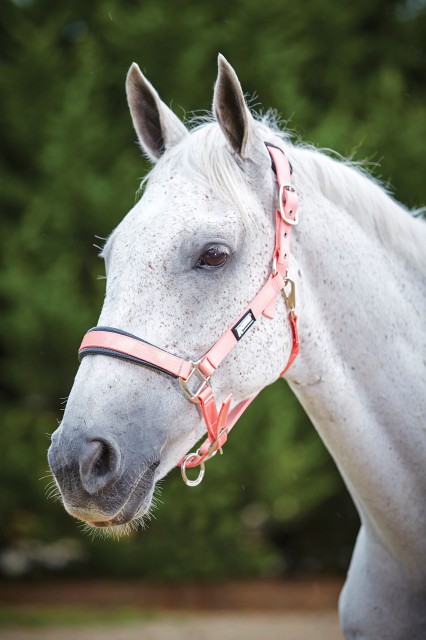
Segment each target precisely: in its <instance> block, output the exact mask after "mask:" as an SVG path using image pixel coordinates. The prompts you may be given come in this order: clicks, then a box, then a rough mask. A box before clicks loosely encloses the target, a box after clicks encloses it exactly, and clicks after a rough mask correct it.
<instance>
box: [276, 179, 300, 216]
mask: <svg viewBox="0 0 426 640" xmlns="http://www.w3.org/2000/svg"><path fill="white" fill-rule="evenodd" d="M285 191H290V192H291V193H295V192H296V189H295V188H294V187H293V186H292V185H291V184H282V185H280V190H279V194H278V209H279V212H280V215H281V218H282V220H283V221H284V222H286V223H287V224H290V225H292V226H294V225H296V224H298V222H299V216H298V209H297V208H296V212H295V216H294V218H289V217H288V216H287V215H286V212H285V203H286V202H287V198H286V195H285ZM290 213H291V210H290Z"/></svg>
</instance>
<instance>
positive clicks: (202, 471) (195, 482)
mask: <svg viewBox="0 0 426 640" xmlns="http://www.w3.org/2000/svg"><path fill="white" fill-rule="evenodd" d="M196 455H197V454H196V453H188V455H186V456H185V458H184V460H183V462H182V464H181V467H180V472H181V474H182V480H183V481H184V483H185V484H186V485H188V487H196V486H197V485H199V484H200V483H201V482H202V480H203V478H204V474H205V472H206V468H205V465H204V462H200V473H199V474H198V476H197V477H196V478H195V480H190V479H189V478H188V477H187V475H186V463H187V461H188V460H189V458H193V457H194V456H196Z"/></svg>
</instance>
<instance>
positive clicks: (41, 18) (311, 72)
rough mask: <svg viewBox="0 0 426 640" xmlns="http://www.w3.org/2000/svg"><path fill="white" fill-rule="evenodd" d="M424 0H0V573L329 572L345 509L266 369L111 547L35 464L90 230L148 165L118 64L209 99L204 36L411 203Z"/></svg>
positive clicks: (345, 538) (95, 304)
mask: <svg viewBox="0 0 426 640" xmlns="http://www.w3.org/2000/svg"><path fill="white" fill-rule="evenodd" d="M424 7H425V2H422V1H421V0H417V1H416V0H406V1H405V2H402V1H398V2H396V1H395V0H382V1H380V0H357V1H356V2H354V1H353V0H352V1H349V0H341V1H332V0H304V1H303V2H294V1H291V2H290V1H289V0H272V1H268V0H265V1H264V2H258V0H245V1H244V2H243V1H241V0H239V1H236V2H229V0H227V1H226V2H225V1H224V0H215V1H213V0H210V1H205V0H199V1H197V2H194V1H192V2H190V1H189V0H177V1H175V2H171V1H170V2H161V1H159V0H145V1H142V0H140V1H139V2H133V1H130V0H120V1H119V0H104V1H100V0H93V1H90V2H88V1H87V0H84V1H83V0H70V1H67V2H54V1H53V0H50V2H47V1H42V0H19V1H18V0H15V1H14V2H13V1H12V0H2V3H1V7H0V15H1V18H0V19H1V24H0V52H1V59H0V88H1V100H0V137H1V147H2V156H1V164H0V183H1V244H2V247H1V261H2V271H1V276H0V294H1V302H2V314H1V319H2V324H1V333H0V340H1V344H0V349H1V356H2V369H1V387H2V391H1V416H2V423H1V429H0V451H1V464H0V521H1V523H2V526H1V535H0V547H1V549H2V550H3V551H2V552H0V553H2V555H0V568H1V569H0V570H2V571H3V573H5V574H9V575H16V576H20V575H27V574H30V575H39V574H40V573H46V572H49V571H52V570H57V571H59V570H62V569H64V567H65V570H66V571H68V572H76V571H77V572H80V573H83V574H84V573H88V572H89V571H90V572H92V573H96V572H97V573H104V574H110V575H138V576H142V577H147V578H150V579H153V578H158V579H167V580H175V579H176V580H177V579H182V578H185V579H186V578H209V579H210V578H219V577H227V576H228V577H229V576H256V575H283V574H289V573H292V572H296V573H312V572H319V571H339V570H340V571H341V570H344V569H345V567H346V566H347V563H348V559H349V557H350V551H351V546H352V544H353V539H354V535H355V533H356V529H357V517H356V515H355V512H354V510H353V507H352V506H351V503H350V500H349V498H348V496H347V494H346V493H345V490H344V488H343V486H342V482H341V481H340V479H339V476H338V474H337V472H336V470H335V468H334V465H333V463H332V461H331V460H330V458H329V456H328V454H327V452H326V451H325V450H324V448H323V446H322V444H321V442H320V441H319V439H318V437H317V436H316V434H315V432H314V430H313V428H312V427H311V425H310V424H309V421H308V420H307V418H306V417H305V416H304V414H303V412H302V411H301V410H300V408H299V407H298V406H297V403H296V401H295V399H294V398H293V397H292V396H291V394H290V393H289V392H288V391H287V390H286V387H285V384H284V383H278V384H277V385H275V386H273V387H272V388H270V389H268V390H266V391H265V392H264V393H263V394H262V396H261V397H260V398H259V399H258V400H257V402H256V403H255V404H254V406H253V407H252V408H251V409H250V410H249V411H248V412H247V415H246V416H245V417H244V418H243V419H242V420H241V422H240V424H239V425H238V428H237V429H236V431H235V432H234V434H233V436H232V438H231V440H230V442H229V443H228V444H227V446H226V452H225V455H224V456H223V458H221V459H216V460H214V461H212V462H211V463H210V464H209V465H208V473H207V477H206V480H205V482H204V483H203V485H201V486H200V487H199V488H197V489H193V490H190V489H187V488H186V487H184V485H183V484H182V483H181V480H180V478H179V474H178V471H176V472H174V473H173V474H171V476H170V477H169V478H167V479H166V480H165V481H164V483H163V489H162V496H161V499H162V501H163V504H162V505H160V508H159V509H158V510H157V512H156V514H157V519H156V520H155V521H153V522H152V523H151V524H150V526H149V528H148V530H147V531H146V532H145V533H143V534H141V533H138V534H137V535H134V536H133V537H132V538H129V539H126V540H123V541H122V542H120V543H115V542H111V541H108V542H102V541H95V542H92V541H91V539H90V537H89V536H87V535H85V534H83V533H81V531H80V529H79V526H78V525H77V524H76V523H75V522H73V521H72V520H71V518H70V517H69V516H67V515H66V514H65V512H64V511H63V509H62V508H61V506H60V505H59V503H57V502H56V503H55V502H53V501H51V500H50V501H49V500H47V499H46V497H45V487H46V484H47V480H40V478H42V477H43V476H45V475H46V472H47V463H46V449H47V446H48V442H49V439H48V435H47V434H49V433H51V432H52V431H53V430H54V428H55V426H56V424H57V421H58V420H59V419H60V417H61V401H60V398H63V397H65V396H66V395H67V393H68V392H69V389H70V387H71V384H72V380H73V375H74V373H75V371H76V368H77V362H76V348H77V346H78V344H79V341H80V339H81V336H82V334H83V333H84V331H85V330H86V329H87V328H88V327H90V326H92V325H94V324H95V323H96V320H97V316H98V313H99V310H100V307H101V302H102V296H103V291H104V282H103V281H102V280H99V279H98V278H97V277H98V276H100V275H103V265H102V263H101V262H100V261H99V260H98V258H97V252H96V250H95V249H94V247H93V243H95V244H99V243H100V241H97V240H96V239H95V235H99V236H101V237H105V236H107V235H108V234H109V233H110V231H111V230H112V229H113V227H114V226H115V225H116V224H117V223H118V222H119V220H120V219H121V217H122V216H123V215H124V214H125V213H126V211H127V210H128V209H130V208H131V206H132V205H133V203H134V200H135V195H134V194H135V192H136V190H137V187H138V184H139V180H140V177H141V176H142V175H143V174H144V173H145V172H146V170H147V168H148V167H147V164H146V163H145V161H144V160H143V159H142V158H141V157H140V154H139V152H138V149H137V147H136V145H135V135H134V132H133V129H132V126H131V122H130V118H129V115H128V112H127V107H126V102H125V94H124V78H125V74H126V71H127V68H128V67H129V65H130V63H131V62H132V61H133V60H136V61H138V62H139V64H140V66H141V67H142V68H143V69H144V70H145V71H146V73H147V75H148V77H149V78H150V79H151V80H152V82H153V83H154V85H155V86H156V88H157V89H158V90H159V92H160V94H161V95H162V97H163V99H164V100H165V101H166V102H167V103H169V104H171V106H172V108H173V109H174V110H175V112H176V113H177V114H178V115H180V116H184V115H185V113H188V112H191V111H192V110H200V109H201V110H206V109H209V106H210V103H211V96H212V86H213V82H214V80H215V77H216V56H217V53H218V52H219V51H221V52H222V53H223V54H224V55H225V56H226V57H227V58H228V59H229V60H230V62H231V63H232V64H233V65H234V67H235V68H236V70H237V72H238V75H239V77H240V80H241V82H242V85H243V87H244V90H245V91H247V92H248V93H249V94H251V95H253V94H256V98H255V99H254V100H253V104H254V105H256V106H258V105H262V106H263V107H264V108H269V107H275V108H276V109H277V110H278V112H279V113H280V114H281V116H282V117H283V119H284V121H285V122H286V125H287V127H289V128H290V129H291V130H292V131H294V132H295V134H296V136H297V137H300V138H303V139H304V140H305V141H309V142H313V143H315V144H317V145H319V146H324V147H329V148H332V149H335V150H337V151H339V152H340V153H342V154H343V155H345V156H349V157H351V158H353V159H355V160H368V161H369V163H370V165H368V166H369V167H370V169H371V171H372V172H373V173H374V174H376V175H378V176H381V177H382V179H383V180H384V181H385V182H386V183H387V182H388V181H389V183H390V184H391V185H392V186H393V188H394V191H395V194H396V197H397V198H398V199H400V200H402V201H403V202H405V203H406V204H408V205H410V206H418V205H421V204H422V202H424V199H425V197H424V196H425V180H424V164H423V155H424V153H423V147H424V140H425V138H426V123H425V113H424V105H425V101H424V100H425V66H426V65H425V46H424V43H425V41H426V12H425V9H424ZM277 407H279V411H277V410H276V409H277ZM278 413H279V414H280V415H284V416H285V421H284V423H282V422H281V418H280V420H278V419H277V417H276V416H277V415H278ZM259 433H261V434H262V437H261V438H259V437H258V435H259ZM251 443H252V444H251ZM55 554H56V555H55ZM67 554H68V555H67ZM67 558H68V559H69V560H72V558H74V559H75V561H74V562H70V563H69V564H67V562H66V559H67ZM77 559H78V561H77Z"/></svg>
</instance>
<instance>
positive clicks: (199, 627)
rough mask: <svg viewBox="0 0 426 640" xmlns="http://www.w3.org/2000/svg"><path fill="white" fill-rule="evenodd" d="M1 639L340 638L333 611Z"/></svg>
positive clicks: (167, 620)
mask: <svg viewBox="0 0 426 640" xmlns="http://www.w3.org/2000/svg"><path fill="white" fill-rule="evenodd" d="M0 637H1V638H2V640H77V639H78V640H140V639H141V638H143V639H144V640H188V639H190V638H197V640H217V639H218V638H220V640H243V639H244V640H260V639H261V640H276V639H277V638H285V639H286V640H341V638H342V636H341V634H340V632H339V627H338V622H337V615H336V614H335V613H334V612H329V611H321V612H316V613H313V612H306V611H304V612H293V613H286V614H276V613H271V614H251V613H241V612H240V613H224V614H222V613H215V614H212V613H206V614H203V615H200V614H196V615H188V616H185V617H183V618H182V617H181V618H180V617H176V616H172V615H170V614H166V615H165V616H164V617H161V618H160V619H159V620H152V621H147V622H144V623H142V624H135V625H133V624H132V625H131V626H124V628H123V627H116V626H113V627H111V626H108V627H105V626H96V627H89V628H78V629H75V628H74V629H69V628H66V627H56V628H55V627H53V628H49V629H22V628H11V629H7V630H2V631H0Z"/></svg>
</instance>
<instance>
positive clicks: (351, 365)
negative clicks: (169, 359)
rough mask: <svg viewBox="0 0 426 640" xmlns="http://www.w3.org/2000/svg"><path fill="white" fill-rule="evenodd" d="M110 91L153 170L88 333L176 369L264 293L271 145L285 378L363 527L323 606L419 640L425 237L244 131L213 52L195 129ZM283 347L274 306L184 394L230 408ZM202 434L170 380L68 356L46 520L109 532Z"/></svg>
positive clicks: (279, 357) (266, 128) (356, 634)
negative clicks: (288, 185) (174, 362)
mask: <svg viewBox="0 0 426 640" xmlns="http://www.w3.org/2000/svg"><path fill="white" fill-rule="evenodd" d="M127 93H128V100H129V106H130V111H131V114H132V118H133V124H134V127H135V129H136V133H137V135H138V138H139V141H140V144H141V147H142V149H143V151H144V152H145V153H146V154H147V155H148V156H149V158H150V159H151V160H152V162H153V163H154V165H155V166H154V168H153V170H152V171H151V173H150V175H149V176H148V179H147V181H146V187H145V191H144V194H143V197H142V198H141V200H140V201H139V202H138V203H137V204H136V205H135V207H134V208H133V209H132V210H131V211H130V213H129V214H128V215H127V216H126V217H125V218H124V220H123V221H122V222H121V223H120V225H119V226H118V227H117V229H116V230H115V231H114V232H113V234H112V235H111V236H110V238H109V240H108V242H107V243H106V246H105V248H104V250H103V257H104V258H105V263H106V271H107V291H106V298H105V303H104V306H103V309H102V313H101V316H100V319H99V325H102V326H105V325H106V326H109V327H117V328H118V329H120V330H124V331H125V332H128V333H131V334H136V335H137V336H142V337H143V339H144V340H147V341H148V342H150V343H152V344H154V345H158V347H161V348H162V349H164V350H166V351H167V352H172V353H174V354H176V355H177V356H179V357H181V358H185V359H186V360H188V359H192V360H196V359H198V358H200V357H201V356H203V354H205V353H206V352H207V351H208V350H209V349H210V347H211V346H212V344H213V343H214V342H215V341H216V340H218V339H219V338H220V336H221V335H222V334H223V333H224V332H225V331H226V330H227V329H228V327H229V326H230V324H231V323H232V321H233V320H234V319H235V318H236V317H238V314H241V312H242V311H243V309H245V308H246V307H247V305H248V304H249V303H250V301H251V300H252V299H253V298H254V296H256V294H257V292H258V291H259V290H260V289H261V288H262V287H263V286H264V285H265V282H267V281H268V278H270V274H271V256H272V254H273V248H274V238H275V224H276V217H275V210H276V203H277V198H278V189H277V182H276V177H275V175H274V173H273V171H272V170H271V158H270V156H269V153H268V151H267V149H266V146H265V141H266V142H268V143H271V144H272V145H275V147H278V148H280V149H282V150H283V151H284V153H285V156H286V157H287V158H288V159H289V161H290V163H291V166H292V169H293V174H292V177H291V180H292V185H293V186H294V187H295V188H296V189H297V192H298V193H299V197H300V210H299V215H300V222H299V225H298V226H297V227H295V228H294V232H293V237H292V240H291V258H290V264H289V273H288V274H287V275H288V277H289V278H291V280H292V281H294V283H295V286H296V287H297V293H298V303H297V308H298V315H299V320H300V321H299V333H300V346H301V348H300V355H299V357H298V358H297V359H296V360H295V362H294V363H293V365H292V366H291V367H290V368H289V369H288V371H287V372H286V374H285V379H286V380H287V382H288V384H289V385H290V387H291V389H292V390H293V392H294V393H295V394H296V396H297V398H298V399H299V400H300V402H301V404H302V405H303V407H304V408H305V410H306V412H307V413H308V415H309V416H310V418H311V420H312V422H313V424H314V425H315V427H316V429H317V430H318V432H319V434H320V436H321V438H322V440H323V441H324V443H325V445H326V446H327V448H328V450H329V451H330V453H331V455H332V456H333V458H334V460H335V462H336V464H337V466H338V468H339V470H340V473H341V475H342V477H343V479H344V481H345V483H346V485H347V487H348V489H349V491H350V492H351V495H352V497H353V499H354V502H355V504H356V506H357V508H358V511H359V514H360V517H361V521H362V526H361V530H360V533H359V536H358V540H357V543H356V547H355V551H354V554H353V557H352V562H351V567H350V570H349V574H348V577H347V581H346V584H345V587H344V589H343V592H342V595H341V598H340V615H341V622H342V627H343V631H344V634H345V637H346V638H348V639H349V638H351V639H352V638H363V639H371V640H379V639H386V640H396V639H398V640H409V639H414V638H417V639H419V640H420V639H423V640H424V639H425V638H426V473H425V462H426V427H425V413H426V398H425V396H426V394H425V390H426V389H425V362H426V352H425V342H426V341H425V331H424V325H425V320H426V296H425V293H426V284H425V277H424V275H425V272H426V251H425V248H426V225H425V224H424V223H423V222H422V221H421V220H420V219H418V218H417V219H416V218H415V217H413V216H412V215H411V214H410V213H409V212H408V211H407V210H405V209H404V208H403V207H402V206H401V205H399V204H398V203H397V202H395V201H394V200H393V199H392V198H391V197H389V195H388V194H387V193H386V192H385V191H384V189H383V188H382V187H381V186H380V185H378V184H377V183H375V182H374V181H373V180H372V179H371V178H369V177H368V176H366V175H365V174H364V173H363V172H361V171H359V170H357V169H356V168H354V167H353V166H350V165H348V164H345V163H344V162H337V161H335V160H333V159H331V158H329V157H327V156H326V155H324V154H322V153H320V152H318V151H316V150H314V149H312V148H309V147H304V146H300V145H292V144H291V142H290V141H289V139H288V137H287V136H286V135H285V134H283V133H281V132H280V131H278V130H277V129H276V128H274V127H273V126H271V125H270V124H268V119H267V118H266V119H265V118H264V119H263V120H260V121H259V120H255V119H254V118H253V116H252V115H251V113H250V111H249V109H248V108H247V106H246V103H245V100H244V96H243V93H242V90H241V86H240V83H239V81H238V78H237V76H236V74H235V72H234V71H233V69H232V68H231V67H230V66H229V64H228V63H227V62H226V60H225V59H224V58H223V57H219V74H218V78H217V82H216V86H215V92H214V101H213V114H214V119H212V121H210V122H205V123H203V124H199V125H198V126H195V127H194V128H193V129H192V130H191V131H188V130H187V128H186V127H185V126H184V125H183V124H182V123H181V122H180V120H179V119H178V118H177V117H176V116H175V115H174V114H173V112H172V111H171V110H170V109H169V108H168V107H167V106H166V105H165V104H164V103H163V102H162V101H161V100H160V98H159V96H158V94H157V92H156V91H155V89H154V88H153V87H152V86H151V84H150V83H149V82H148V81H147V80H146V78H144V76H143V75H142V74H141V72H140V70H139V68H138V67H137V65H132V67H131V68H130V71H129V74H128V78H127ZM249 324H250V325H251V324H253V323H252V322H250V323H249ZM234 328H235V327H234ZM244 331H245V330H244ZM293 344H294V335H293V333H292V327H291V324H290V322H289V321H288V310H287V309H286V306H285V304H284V302H283V300H282V299H281V298H279V300H278V302H277V307H276V313H275V316H274V317H273V318H271V317H269V318H265V317H259V318H258V319H257V321H256V322H254V324H253V327H252V328H250V331H247V334H246V335H244V339H242V340H241V341H238V343H237V345H236V346H235V348H234V349H233V350H232V351H231V352H230V353H229V355H228V356H227V357H226V358H225V359H224V361H223V364H222V365H221V366H220V367H219V368H218V370H217V372H216V373H215V375H214V376H213V378H212V380H211V382H210V381H208V382H207V383H204V382H203V379H202V378H201V376H200V374H199V373H198V372H197V381H198V380H200V385H201V387H203V388H205V387H206V386H210V384H211V385H212V387H213V388H214V392H215V394H216V397H217V398H219V399H220V400H221V401H223V400H224V399H225V398H226V396H227V395H228V394H229V393H230V392H231V393H232V395H233V402H237V403H238V402H241V401H244V400H245V399H247V398H250V397H252V396H253V395H254V394H256V393H257V392H258V391H259V390H260V389H262V388H263V387H265V386H266V385H268V384H269V383H271V382H273V381H274V380H275V379H276V378H277V377H279V375H280V373H281V372H282V370H283V367H284V365H285V363H286V362H287V360H288V357H289V354H290V351H291V349H292V345H293ZM182 362H183V361H182ZM197 392H198V391H197ZM283 428H285V425H283ZM204 430H205V428H204V424H203V423H202V421H201V420H200V413H199V410H198V408H197V406H196V405H195V404H191V403H190V402H188V401H187V399H186V398H185V396H184V394H183V393H182V391H181V389H180V387H179V385H178V384H177V382H176V380H174V379H173V377H171V376H167V375H165V374H164V372H162V371H160V372H159V371H157V370H153V369H152V368H147V367H145V366H135V364H134V363H133V362H128V361H126V360H119V359H116V358H110V357H104V355H102V356H101V355H91V356H90V357H85V358H84V359H83V361H82V363H81V366H80V368H79V371H78V373H77V376H76V379H75V382H74V386H73V389H72V391H71V395H70V397H69V400H68V404H67V407H66V411H65V414H64V419H63V421H62V424H61V425H60V427H59V429H58V430H57V431H56V432H55V433H54V434H53V437H52V445H51V447H50V450H49V461H50V464H51V467H52V470H53V472H54V474H55V476H56V479H57V482H58V485H59V487H60V490H61V493H62V498H63V502H64V506H65V508H66V509H67V510H68V512H69V513H70V514H72V515H73V516H75V517H77V518H79V519H81V520H84V521H85V522H87V523H89V524H91V525H92V526H104V527H113V528H115V529H117V528H119V527H120V526H121V527H123V526H127V525H125V523H128V522H131V521H135V519H137V518H140V517H141V516H143V515H144V514H146V513H147V511H148V510H149V507H150V503H151V501H152V495H153V491H154V485H155V483H156V481H157V480H159V479H160V478H162V477H164V476H165V475H166V474H167V473H168V472H169V471H170V470H171V469H172V468H173V467H174V466H175V465H176V464H177V463H178V462H179V461H180V460H181V459H182V457H183V456H184V454H185V453H186V452H187V451H188V449H189V448H190V447H192V446H193V445H194V443H195V442H196V441H197V440H198V439H199V438H200V437H201V436H202V435H203V432H204ZM237 436H238V433H234V434H233V437H237ZM219 444H220V443H219ZM189 466H190V465H189Z"/></svg>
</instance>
